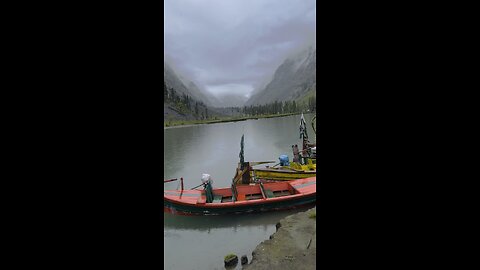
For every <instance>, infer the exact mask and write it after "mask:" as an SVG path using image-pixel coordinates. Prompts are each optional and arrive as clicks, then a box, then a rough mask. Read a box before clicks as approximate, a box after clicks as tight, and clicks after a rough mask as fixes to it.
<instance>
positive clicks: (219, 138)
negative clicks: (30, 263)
mask: <svg viewBox="0 0 480 270" xmlns="http://www.w3.org/2000/svg"><path fill="white" fill-rule="evenodd" d="M312 117H313V114H305V120H306V122H307V132H308V135H309V139H310V141H311V142H315V141H316V140H315V133H314V132H313V129H312V126H311V122H310V121H311V119H312ZM299 123H300V115H293V116H287V117H279V118H268V119H258V120H247V121H241V122H233V123H219V124H210V125H196V126H189V127H179V128H169V129H165V130H164V134H165V136H164V149H165V150H164V151H165V152H164V160H165V161H164V179H171V178H180V177H183V179H184V185H185V189H190V188H192V187H195V186H198V185H199V184H201V180H200V179H201V176H202V173H208V174H210V175H211V177H212V180H213V187H214V188H216V187H230V185H231V183H232V178H233V176H234V174H235V168H236V167H237V164H238V162H239V156H238V155H239V152H240V140H241V137H242V134H244V135H245V139H244V140H245V142H244V157H245V161H274V162H275V163H277V162H278V157H279V156H280V155H282V154H287V155H288V156H289V159H290V161H291V160H292V150H291V146H292V144H297V145H298V146H299V148H300V149H301V140H300V138H299ZM275 163H272V164H270V165H274V164H275ZM179 184H180V183H179V181H174V182H170V183H166V184H164V186H165V189H177V187H179ZM308 208H310V207H307V208H301V209H294V210H286V211H276V212H266V213H252V214H246V215H228V216H179V215H172V214H169V213H164V228H165V229H164V268H165V269H169V270H170V269H172V270H177V269H178V270H195V269H199V270H210V269H225V267H224V263H223V257H224V256H225V255H227V254H229V253H235V254H236V255H237V256H238V257H239V263H238V265H237V268H236V269H241V264H240V257H241V256H242V255H247V256H248V261H249V262H250V261H251V259H252V251H253V250H254V249H255V247H256V246H257V245H258V244H260V243H261V242H262V241H264V240H267V239H268V238H269V236H270V235H271V234H273V233H274V232H275V224H276V223H277V222H278V221H279V220H280V219H282V218H284V217H286V216H288V215H291V214H294V213H297V212H299V211H305V210H307V209H308Z"/></svg>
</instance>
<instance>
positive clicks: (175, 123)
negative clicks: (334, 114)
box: [163, 113, 300, 127]
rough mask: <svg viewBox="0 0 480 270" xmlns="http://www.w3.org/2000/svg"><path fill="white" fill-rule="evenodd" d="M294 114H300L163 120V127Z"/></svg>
mask: <svg viewBox="0 0 480 270" xmlns="http://www.w3.org/2000/svg"><path fill="white" fill-rule="evenodd" d="M296 114H300V113H284V114H268V115H256V116H244V117H227V118H221V119H210V120H164V122H163V127H174V126H185V125H199V124H215V123H226V122H238V121H245V120H248V119H260V118H273V117H284V116H289V115H296Z"/></svg>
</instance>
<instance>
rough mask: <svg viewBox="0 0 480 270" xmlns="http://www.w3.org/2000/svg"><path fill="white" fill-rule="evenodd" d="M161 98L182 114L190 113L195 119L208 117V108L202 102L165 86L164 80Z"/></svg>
mask: <svg viewBox="0 0 480 270" xmlns="http://www.w3.org/2000/svg"><path fill="white" fill-rule="evenodd" d="M163 98H164V100H165V102H167V103H169V104H171V105H173V107H175V109H177V110H179V111H180V112H182V113H184V114H185V113H186V114H192V115H193V116H194V117H195V118H196V119H209V117H210V115H209V111H208V108H207V106H206V105H205V104H204V103H203V102H201V101H197V100H195V99H193V98H192V97H190V96H189V95H186V94H183V93H182V94H181V95H180V94H179V93H177V91H175V89H173V88H172V87H170V88H169V87H167V84H166V83H165V81H164V82H163Z"/></svg>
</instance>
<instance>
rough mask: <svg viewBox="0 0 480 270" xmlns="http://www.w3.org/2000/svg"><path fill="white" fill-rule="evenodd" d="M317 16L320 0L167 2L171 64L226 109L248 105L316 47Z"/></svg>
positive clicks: (166, 28) (166, 46)
mask: <svg viewBox="0 0 480 270" xmlns="http://www.w3.org/2000/svg"><path fill="white" fill-rule="evenodd" d="M315 17H316V2H315V1H314V0H306V1H298V0H263V1H259V0H230V1H226V0H204V1H197V0H165V1H164V55H165V60H166V61H167V62H168V63H169V64H170V65H171V66H173V67H174V68H175V69H176V70H178V71H179V72H180V73H181V74H183V75H184V76H186V77H188V79H190V80H192V81H193V82H195V84H197V85H198V87H199V88H200V89H202V90H203V91H208V92H209V93H211V94H213V95H214V96H215V97H217V98H218V99H219V100H221V101H222V100H223V101H222V102H224V103H225V104H224V105H227V104H226V103H228V101H231V102H232V103H238V102H240V101H241V100H244V101H246V100H247V99H248V98H249V97H250V96H251V95H252V92H254V91H256V90H259V89H260V88H262V87H264V85H265V84H266V83H268V80H269V78H271V77H272V75H273V73H274V72H275V69H276V68H277V67H278V66H279V65H280V64H281V63H282V62H283V61H284V60H285V58H286V57H288V56H289V55H291V54H293V53H296V52H298V51H300V50H302V49H304V48H306V47H307V46H311V45H313V46H315V32H316V29H315V27H316V26H315ZM232 95H234V96H237V98H238V100H237V99H236V98H232ZM240 105H241V104H240ZM227 106H230V105H227Z"/></svg>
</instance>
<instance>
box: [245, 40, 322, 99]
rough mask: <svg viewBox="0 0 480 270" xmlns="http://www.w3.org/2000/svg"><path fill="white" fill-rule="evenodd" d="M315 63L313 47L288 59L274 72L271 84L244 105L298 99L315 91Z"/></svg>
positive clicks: (315, 51) (315, 53)
mask: <svg viewBox="0 0 480 270" xmlns="http://www.w3.org/2000/svg"><path fill="white" fill-rule="evenodd" d="M316 61H317V50H316V48H315V47H314V46H313V45H312V46H311V47H309V48H307V49H304V50H303V51H300V52H298V53H296V54H294V55H292V56H290V57H288V58H287V59H285V61H284V62H283V63H282V64H281V65H280V66H279V67H278V69H277V70H276V71H275V75H274V77H273V79H272V80H271V82H270V83H268V84H267V85H266V86H265V88H264V89H263V90H260V91H257V92H256V93H255V94H253V95H252V96H251V97H250V99H249V100H248V101H247V103H246V105H261V104H267V103H271V102H273V101H286V100H295V99H300V98H302V97H304V96H306V95H307V94H309V93H310V92H311V91H315V90H316V82H317V81H316Z"/></svg>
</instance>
